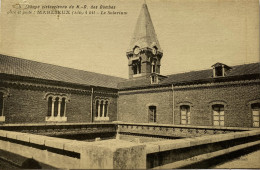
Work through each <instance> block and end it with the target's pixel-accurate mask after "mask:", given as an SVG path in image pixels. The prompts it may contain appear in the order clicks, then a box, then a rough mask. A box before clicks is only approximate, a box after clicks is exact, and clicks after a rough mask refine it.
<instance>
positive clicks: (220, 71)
mask: <svg viewBox="0 0 260 170" xmlns="http://www.w3.org/2000/svg"><path fill="white" fill-rule="evenodd" d="M212 67H213V77H225V76H226V75H227V73H228V71H229V70H230V69H231V67H229V66H227V65H225V64H222V63H216V64H214V65H213V66H212Z"/></svg>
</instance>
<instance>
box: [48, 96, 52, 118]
mask: <svg viewBox="0 0 260 170" xmlns="http://www.w3.org/2000/svg"><path fill="white" fill-rule="evenodd" d="M51 112H52V97H51V96H50V97H48V112H47V116H51Z"/></svg>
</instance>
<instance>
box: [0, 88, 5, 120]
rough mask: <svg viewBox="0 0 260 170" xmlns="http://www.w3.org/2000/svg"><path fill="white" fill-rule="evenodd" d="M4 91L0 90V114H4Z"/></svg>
mask: <svg viewBox="0 0 260 170" xmlns="http://www.w3.org/2000/svg"><path fill="white" fill-rule="evenodd" d="M3 110H4V93H2V92H0V116H4V111H3Z"/></svg>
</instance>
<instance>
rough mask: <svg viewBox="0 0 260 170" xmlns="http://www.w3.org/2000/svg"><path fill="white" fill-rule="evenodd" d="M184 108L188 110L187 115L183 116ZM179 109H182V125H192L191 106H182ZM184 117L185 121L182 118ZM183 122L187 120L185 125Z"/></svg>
mask: <svg viewBox="0 0 260 170" xmlns="http://www.w3.org/2000/svg"><path fill="white" fill-rule="evenodd" d="M182 107H186V108H188V109H187V110H186V113H185V115H182V109H181V108H182ZM179 109H180V124H181V125H190V124H191V106H190V105H187V104H182V105H180V106H179ZM183 116H185V119H183V118H182V117H183ZM183 120H185V124H184V123H182V122H183Z"/></svg>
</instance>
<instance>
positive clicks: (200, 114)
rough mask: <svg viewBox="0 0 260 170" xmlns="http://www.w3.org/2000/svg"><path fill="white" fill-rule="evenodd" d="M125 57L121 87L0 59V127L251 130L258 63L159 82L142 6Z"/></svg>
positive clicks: (259, 104) (259, 106) (258, 94)
mask: <svg viewBox="0 0 260 170" xmlns="http://www.w3.org/2000/svg"><path fill="white" fill-rule="evenodd" d="M126 54H127V59H128V67H129V79H128V80H125V79H123V78H118V77H113V76H108V75H102V74H97V73H92V72H87V71H82V70H76V69H71V68H65V67H61V66H56V65H51V64H45V63H40V62H35V61H30V60H24V59H20V58H15V57H11V56H6V55H1V56H0V122H1V123H7V124H8V123H50V122H75V123H77V122H97V121H116V120H119V121H124V122H140V123H162V124H176V125H179V124H183V125H196V126H199V125H201V126H229V127H259V112H260V111H259V110H260V63H251V64H245V65H237V66H227V65H225V64H222V63H216V64H214V65H212V66H211V67H210V66H209V69H208V70H201V71H193V72H187V73H180V74H173V75H167V76H165V75H161V74H160V67H161V59H162V58H163V52H162V49H161V47H160V45H159V42H158V40H157V37H156V33H155V30H154V27H153V24H152V20H151V18H150V14H149V11H148V8H147V5H146V4H144V5H143V6H142V9H141V12H140V15H139V17H138V20H137V24H136V28H135V31H134V35H133V37H132V40H131V42H130V47H129V49H128V50H127V53H126ZM126 67H127V66H126Z"/></svg>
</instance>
